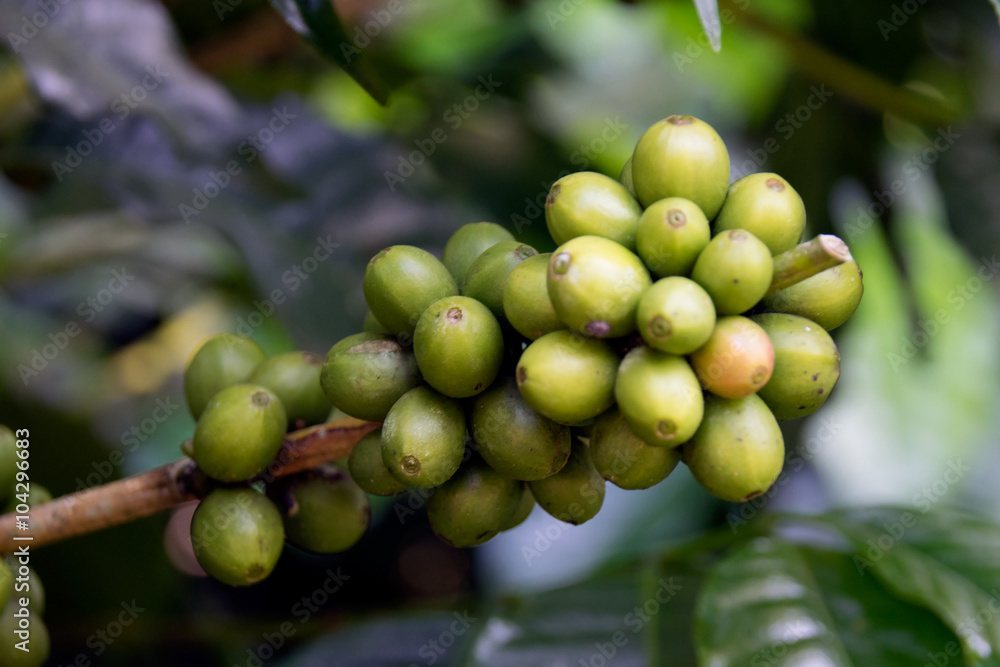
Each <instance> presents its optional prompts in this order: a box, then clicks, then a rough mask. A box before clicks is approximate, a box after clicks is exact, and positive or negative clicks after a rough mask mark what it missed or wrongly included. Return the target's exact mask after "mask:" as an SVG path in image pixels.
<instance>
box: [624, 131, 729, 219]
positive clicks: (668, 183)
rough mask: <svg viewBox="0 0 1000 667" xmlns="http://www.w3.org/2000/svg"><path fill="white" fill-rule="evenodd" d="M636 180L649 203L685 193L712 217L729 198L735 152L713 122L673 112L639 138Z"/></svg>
mask: <svg viewBox="0 0 1000 667" xmlns="http://www.w3.org/2000/svg"><path fill="white" fill-rule="evenodd" d="M632 183H633V184H634V185H635V192H636V195H638V197H639V201H640V202H641V203H642V205H643V206H650V205H651V204H653V203H654V202H656V201H659V200H660V199H666V198H667V197H684V198H685V199H690V200H691V201H693V202H694V203H695V204H697V205H698V207H699V208H700V209H701V210H702V211H704V212H705V216H706V217H708V218H709V219H711V218H714V217H715V215H716V214H717V213H718V212H719V209H720V208H722V202H723V200H724V199H725V198H726V188H727V186H728V185H729V153H728V152H727V151H726V145H725V144H724V143H723V142H722V138H721V137H719V135H718V133H716V131H715V130H714V129H712V126H711V125H709V124H708V123H705V122H703V121H700V120H698V119H697V118H694V117H693V116H669V117H668V118H664V119H663V120H661V121H658V122H656V123H654V124H653V125H652V127H650V128H649V129H648V130H646V132H645V133H644V134H643V135H642V138H641V139H639V143H638V144H637V145H636V147H635V153H633V155H632Z"/></svg>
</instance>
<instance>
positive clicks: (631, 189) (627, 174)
mask: <svg viewBox="0 0 1000 667" xmlns="http://www.w3.org/2000/svg"><path fill="white" fill-rule="evenodd" d="M618 182H619V183H621V184H622V185H624V186H625V189H626V190H628V193H629V194H630V195H632V197H633V198H635V199H638V197H636V196H635V185H633V184H632V156H631V155H629V156H628V159H627V160H625V166H623V167H622V173H621V176H619V177H618Z"/></svg>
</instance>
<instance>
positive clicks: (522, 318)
mask: <svg viewBox="0 0 1000 667" xmlns="http://www.w3.org/2000/svg"><path fill="white" fill-rule="evenodd" d="M551 258H552V253H550V252H548V253H544V254H542V255H535V256H534V257H529V258H528V259H526V260H524V261H523V262H521V263H520V264H518V265H517V266H515V267H514V270H513V271H511V272H510V276H508V277H507V284H506V285H504V288H503V312H504V315H506V316H507V321H508V322H510V325H511V326H512V327H514V328H515V329H516V330H517V332H518V333H519V334H521V335H522V336H524V337H525V338H529V339H531V340H535V339H536V338H540V337H542V336H544V335H545V334H547V333H550V332H552V331H558V330H559V329H565V328H566V325H565V324H563V321H562V320H561V319H559V316H558V315H557V314H556V309H555V307H554V306H553V305H552V299H550V298H549V288H548V285H547V282H546V281H547V280H548V272H549V260H550V259H551Z"/></svg>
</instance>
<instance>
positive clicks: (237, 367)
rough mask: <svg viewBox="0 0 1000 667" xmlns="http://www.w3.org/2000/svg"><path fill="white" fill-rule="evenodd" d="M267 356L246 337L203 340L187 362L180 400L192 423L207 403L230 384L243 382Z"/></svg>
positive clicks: (220, 337) (221, 336) (232, 336)
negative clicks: (183, 399) (186, 405)
mask: <svg viewBox="0 0 1000 667" xmlns="http://www.w3.org/2000/svg"><path fill="white" fill-rule="evenodd" d="M266 358H267V355H266V354H264V350H262V349H260V345H257V343H255V342H253V341H252V340H250V339H249V338H243V337H242V336H236V335H234V334H228V333H223V334H216V335H214V336H211V337H209V338H206V339H205V341H204V342H202V344H201V345H200V346H199V347H198V349H197V350H196V351H195V353H194V354H193V355H192V356H191V359H190V360H189V361H188V364H187V369H186V370H185V371H184V397H185V398H186V399H187V404H188V409H189V410H190V411H191V416H192V417H194V418H195V419H196V420H197V419H198V418H199V417H201V412H202V410H204V409H205V406H206V405H208V402H209V401H210V400H211V399H212V397H213V396H215V395H216V394H217V393H219V391H220V390H222V389H225V388H226V387H229V386H231V385H234V384H239V383H241V382H246V381H247V379H248V378H249V377H250V375H251V374H252V373H253V371H254V369H255V368H257V364H259V363H260V362H262V361H264V360H265V359H266Z"/></svg>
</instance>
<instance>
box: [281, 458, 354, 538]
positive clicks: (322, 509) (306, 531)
mask: <svg viewBox="0 0 1000 667" xmlns="http://www.w3.org/2000/svg"><path fill="white" fill-rule="evenodd" d="M284 491H285V499H286V501H287V502H288V509H287V511H286V512H285V535H286V536H287V538H288V541H289V542H290V543H291V544H294V545H295V546H297V547H301V548H302V549H305V550H307V551H312V552H314V553H321V554H332V553H338V552H340V551H346V550H347V549H350V548H351V547H352V546H354V545H355V544H356V543H357V541H358V540H360V539H361V536H362V535H364V534H365V531H366V530H367V529H368V522H369V520H370V519H371V513H372V512H371V505H370V504H369V503H368V496H367V495H365V492H364V491H362V490H361V488H360V487H359V486H358V485H357V484H355V483H354V480H352V479H351V478H350V477H349V476H348V475H347V473H345V472H344V471H343V470H341V469H340V468H338V467H336V466H332V465H324V466H320V467H318V468H313V469H312V470H309V471H307V472H304V473H300V474H299V475H296V476H295V478H294V479H292V480H291V481H289V482H288V483H287V486H285V487H284Z"/></svg>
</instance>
